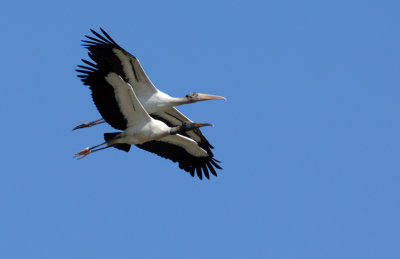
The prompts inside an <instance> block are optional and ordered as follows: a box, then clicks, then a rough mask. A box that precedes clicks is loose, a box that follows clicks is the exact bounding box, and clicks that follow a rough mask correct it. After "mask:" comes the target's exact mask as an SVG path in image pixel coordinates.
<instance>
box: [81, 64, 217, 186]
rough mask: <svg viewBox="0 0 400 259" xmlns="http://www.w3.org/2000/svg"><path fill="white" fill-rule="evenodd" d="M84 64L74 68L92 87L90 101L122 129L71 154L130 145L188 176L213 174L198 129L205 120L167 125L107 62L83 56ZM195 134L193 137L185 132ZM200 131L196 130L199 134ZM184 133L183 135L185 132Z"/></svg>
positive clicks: (212, 164) (207, 146)
mask: <svg viewBox="0 0 400 259" xmlns="http://www.w3.org/2000/svg"><path fill="white" fill-rule="evenodd" d="M83 62H84V63H85V64H86V65H87V66H80V68H81V69H79V70H77V71H78V72H80V73H81V74H80V75H79V77H80V78H81V80H82V81H83V83H84V84H85V85H89V88H90V90H91V91H92V98H93V101H94V103H95V105H96V107H97V109H98V110H99V112H100V114H101V115H102V117H103V118H104V120H105V121H106V122H107V123H108V124H110V125H111V126H112V127H114V128H116V129H119V130H122V132H114V133H105V134H104V139H105V142H103V143H101V144H99V145H96V146H93V147H90V148H85V149H83V150H82V151H80V152H79V153H77V154H76V155H75V156H74V157H78V158H84V157H86V156H87V155H89V154H90V153H93V152H96V151H99V150H102V149H105V148H109V147H114V148H117V149H120V150H123V151H126V152H128V151H129V150H130V147H131V145H132V144H133V145H136V146H137V147H139V148H141V149H144V150H147V151H149V152H152V153H155V154H157V155H159V156H162V157H164V158H167V159H170V160H172V161H173V162H178V164H179V167H180V168H181V169H183V170H185V171H186V172H189V173H190V174H191V175H192V176H194V175H195V173H196V174H197V176H198V177H199V178H200V179H202V175H203V174H204V176H205V177H206V178H208V179H209V177H210V173H209V172H211V174H213V175H215V176H216V175H217V173H216V171H215V168H217V169H222V168H221V166H220V165H219V164H218V163H219V161H218V160H216V159H215V158H214V155H213V153H212V152H211V150H210V147H211V148H212V146H211V145H210V144H209V143H208V141H207V140H206V139H205V138H204V136H203V135H202V134H201V132H200V131H199V130H198V128H200V127H204V126H212V125H211V124H209V123H194V122H191V121H188V120H186V121H183V122H182V123H180V124H179V125H172V126H171V125H168V124H167V123H164V122H163V121H161V120H159V119H158V118H157V117H156V116H154V115H153V117H154V118H152V116H150V115H149V114H148V112H147V111H146V110H145V108H144V107H143V105H142V103H141V102H140V101H139V99H138V98H137V96H136V93H135V91H134V87H133V86H132V85H131V84H130V83H129V82H128V81H127V80H125V79H123V78H122V77H121V76H120V75H119V74H117V73H116V72H110V71H111V69H110V64H109V63H107V62H103V61H102V59H98V62H97V63H96V64H94V63H92V62H89V61H86V60H83ZM193 130H197V131H198V132H197V133H193V134H195V135H197V136H199V138H200V141H196V140H194V139H192V138H191V137H190V136H189V132H192V131H193ZM199 132H200V134H199ZM185 135H186V136H185Z"/></svg>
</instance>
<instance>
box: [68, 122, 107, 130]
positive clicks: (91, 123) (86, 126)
mask: <svg viewBox="0 0 400 259" xmlns="http://www.w3.org/2000/svg"><path fill="white" fill-rule="evenodd" d="M104 122H105V121H104V119H98V120H95V121H91V122H85V123H82V124H79V125H78V126H76V127H75V128H73V129H72V130H77V129H83V128H89V127H92V126H95V125H98V124H101V123H104Z"/></svg>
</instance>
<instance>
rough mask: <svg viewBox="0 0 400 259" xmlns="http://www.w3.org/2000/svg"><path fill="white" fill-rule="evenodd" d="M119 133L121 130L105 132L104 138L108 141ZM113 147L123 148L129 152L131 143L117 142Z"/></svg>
mask: <svg viewBox="0 0 400 259" xmlns="http://www.w3.org/2000/svg"><path fill="white" fill-rule="evenodd" d="M119 133H120V132H112V133H104V140H105V141H107V142H108V141H109V140H112V139H113V138H115V137H116V136H117V135H118V134H119ZM113 147H115V148H116V149H119V150H123V151H125V152H129V150H130V149H131V145H130V144H115V145H113Z"/></svg>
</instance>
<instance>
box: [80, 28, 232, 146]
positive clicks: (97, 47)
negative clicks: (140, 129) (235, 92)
mask: <svg viewBox="0 0 400 259" xmlns="http://www.w3.org/2000/svg"><path fill="white" fill-rule="evenodd" d="M100 30H101V32H102V33H103V34H104V36H103V35H101V34H99V33H98V32H96V31H94V30H91V32H92V33H93V34H94V36H96V37H97V38H95V37H92V36H86V38H87V39H88V40H83V42H84V44H83V46H85V47H86V48H87V49H88V50H89V56H90V58H91V59H92V60H93V61H95V62H96V63H99V62H101V63H104V64H107V67H108V68H107V69H109V71H110V72H111V71H112V72H115V73H116V74H118V75H120V76H121V77H122V78H123V79H124V80H125V81H126V82H128V83H129V84H130V85H131V86H132V88H133V91H134V92H135V94H136V96H137V98H138V99H139V101H140V102H141V104H142V105H143V107H144V109H145V110H146V111H147V112H148V113H149V114H150V115H151V116H152V117H153V118H155V119H158V120H161V121H163V122H164V123H166V124H167V125H168V126H170V127H174V126H179V125H181V124H182V123H183V122H185V121H189V122H191V120H189V119H188V118H187V117H186V116H184V115H183V114H182V113H181V112H179V111H178V110H177V109H176V108H174V106H178V105H182V104H187V103H194V102H199V101H206V100H212V99H221V100H226V99H225V98H224V97H222V96H216V95H209V94H201V93H191V94H187V95H186V96H184V97H171V96H169V95H167V94H166V93H163V92H161V91H160V90H158V89H157V88H156V87H155V86H154V85H153V83H152V82H151V81H150V79H149V78H148V77H147V75H146V73H145V72H144V70H143V68H142V66H141V65H140V63H139V60H138V59H137V58H136V57H135V56H133V55H132V54H130V53H129V52H127V51H126V50H124V49H123V48H121V47H120V46H119V45H118V44H117V43H116V42H115V41H114V40H113V39H112V38H111V37H110V36H109V35H108V34H107V33H106V32H105V31H104V30H103V29H102V28H100ZM83 61H84V62H85V63H86V61H85V60H83ZM86 64H87V63H86ZM78 67H80V68H83V69H86V70H80V69H78V70H77V71H78V72H81V73H86V74H87V69H88V68H87V67H86V66H78ZM78 76H79V77H81V78H85V77H86V75H78ZM105 116H107V114H106V115H105ZM110 116H111V115H110ZM103 118H104V119H105V120H106V121H107V119H106V118H105V117H104V115H103ZM104 122H105V121H104V120H103V119H98V120H95V121H92V122H88V123H82V124H80V125H78V126H76V127H75V128H74V130H75V129H79V128H85V127H91V126H94V125H97V124H101V123H104ZM111 126H112V125H111ZM113 127H114V126H113ZM185 135H186V136H187V137H189V138H191V139H193V140H195V141H196V142H197V143H198V144H199V145H200V146H201V147H202V148H204V149H206V150H207V151H208V152H210V153H212V152H211V149H212V148H213V146H212V145H211V144H210V143H209V141H208V140H207V139H206V138H205V137H204V136H203V134H202V133H201V131H200V130H199V129H194V130H191V131H188V132H186V133H185Z"/></svg>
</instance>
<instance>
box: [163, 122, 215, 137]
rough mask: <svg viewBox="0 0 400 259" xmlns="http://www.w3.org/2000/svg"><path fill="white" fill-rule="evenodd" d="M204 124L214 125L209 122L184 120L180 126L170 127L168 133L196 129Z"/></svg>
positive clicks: (180, 132) (179, 132)
mask: <svg viewBox="0 0 400 259" xmlns="http://www.w3.org/2000/svg"><path fill="white" fill-rule="evenodd" d="M204 126H214V125H213V124H211V123H198V122H190V121H185V122H183V123H182V125H180V126H176V127H172V128H171V130H170V133H169V134H171V135H175V134H182V133H185V132H186V131H190V130H193V129H198V128H201V127H204Z"/></svg>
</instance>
